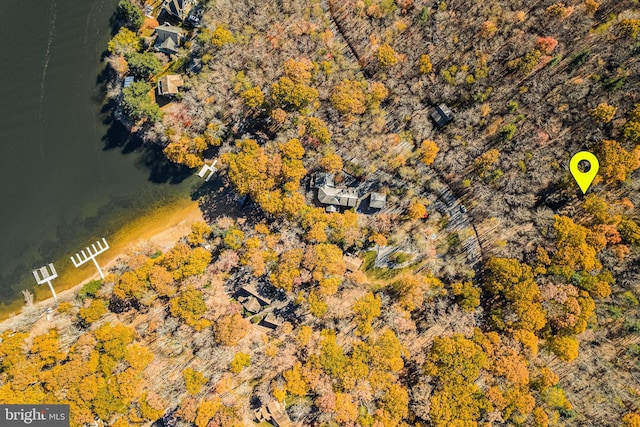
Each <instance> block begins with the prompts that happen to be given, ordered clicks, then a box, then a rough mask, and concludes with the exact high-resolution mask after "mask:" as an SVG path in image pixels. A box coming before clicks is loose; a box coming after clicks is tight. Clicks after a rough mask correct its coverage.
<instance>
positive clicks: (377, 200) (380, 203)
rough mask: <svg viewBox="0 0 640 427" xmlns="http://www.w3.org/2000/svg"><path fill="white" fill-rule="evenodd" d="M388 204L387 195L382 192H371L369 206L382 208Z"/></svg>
mask: <svg viewBox="0 0 640 427" xmlns="http://www.w3.org/2000/svg"><path fill="white" fill-rule="evenodd" d="M386 204H387V195H386V194H382V193H371V196H370V199H369V207H371V208H375V209H382V208H384V206H385V205H386Z"/></svg>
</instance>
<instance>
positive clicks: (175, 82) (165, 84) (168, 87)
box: [158, 74, 184, 96]
mask: <svg viewBox="0 0 640 427" xmlns="http://www.w3.org/2000/svg"><path fill="white" fill-rule="evenodd" d="M182 86H184V80H183V79H182V76H179V75H177V74H169V75H166V76H164V77H161V78H160V79H159V80H158V95H161V96H170V95H175V94H177V93H178V89H179V88H181V87H182Z"/></svg>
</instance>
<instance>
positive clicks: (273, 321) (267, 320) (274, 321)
mask: <svg viewBox="0 0 640 427" xmlns="http://www.w3.org/2000/svg"><path fill="white" fill-rule="evenodd" d="M258 325H260V326H264V327H265V328H269V329H273V330H276V329H278V328H279V327H280V325H281V323H280V321H279V320H278V318H277V317H276V316H275V314H273V313H267V315H266V316H264V318H263V319H262V320H261V321H260V323H258Z"/></svg>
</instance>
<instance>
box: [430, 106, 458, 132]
mask: <svg viewBox="0 0 640 427" xmlns="http://www.w3.org/2000/svg"><path fill="white" fill-rule="evenodd" d="M429 115H430V116H431V118H432V119H433V121H434V122H436V125H438V127H440V128H441V127H443V126H444V125H446V124H447V123H449V122H450V121H451V120H453V112H452V111H451V110H450V109H449V107H447V105H446V104H440V105H438V106H437V107H435V108H434V109H433V110H431V112H430V113H429Z"/></svg>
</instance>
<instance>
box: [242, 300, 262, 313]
mask: <svg viewBox="0 0 640 427" xmlns="http://www.w3.org/2000/svg"><path fill="white" fill-rule="evenodd" d="M238 302H240V304H242V307H243V308H244V309H245V310H247V312H249V313H250V314H257V313H259V312H260V311H262V305H261V304H260V302H259V301H258V299H257V298H256V297H253V296H251V297H240V298H238Z"/></svg>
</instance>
